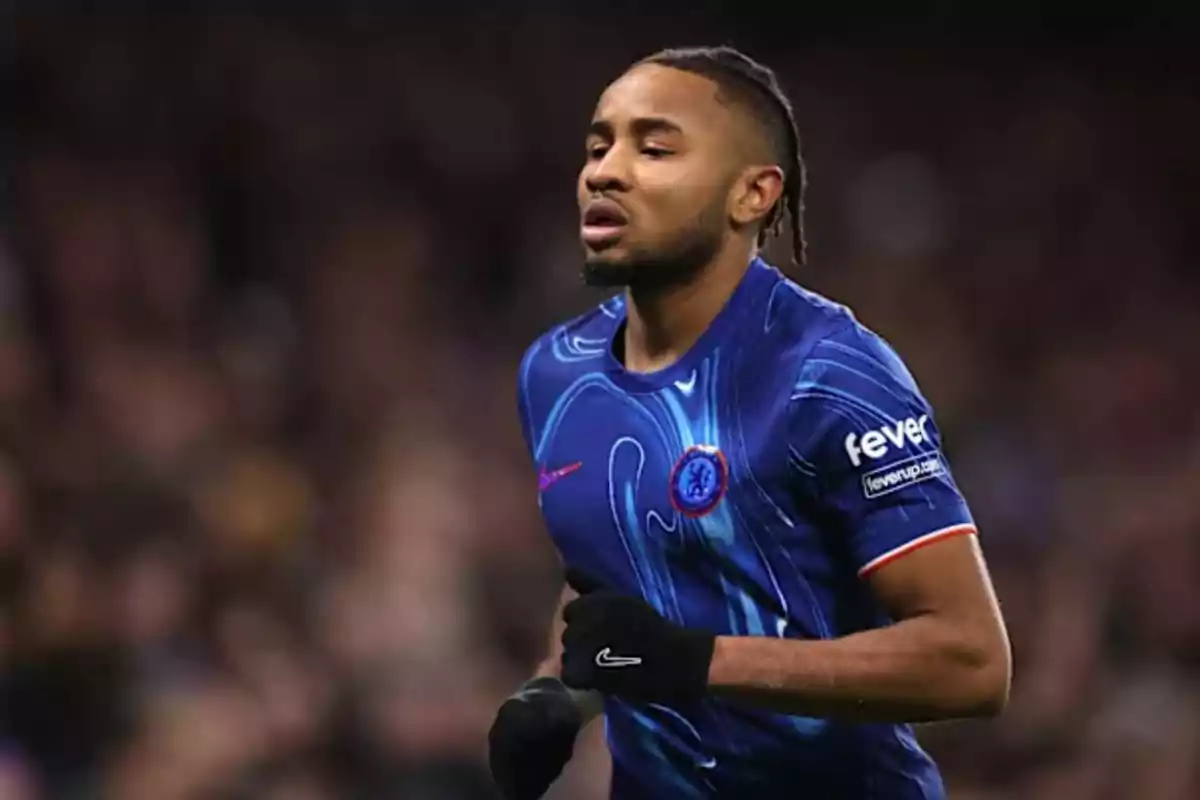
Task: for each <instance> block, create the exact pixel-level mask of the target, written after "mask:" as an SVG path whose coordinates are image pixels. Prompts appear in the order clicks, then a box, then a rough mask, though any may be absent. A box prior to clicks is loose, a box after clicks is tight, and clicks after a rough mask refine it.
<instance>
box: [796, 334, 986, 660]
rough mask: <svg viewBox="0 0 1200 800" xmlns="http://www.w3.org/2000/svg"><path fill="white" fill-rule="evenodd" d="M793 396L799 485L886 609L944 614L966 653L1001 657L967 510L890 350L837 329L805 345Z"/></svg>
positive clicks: (925, 408)
mask: <svg viewBox="0 0 1200 800" xmlns="http://www.w3.org/2000/svg"><path fill="white" fill-rule="evenodd" d="M792 403H793V408H792V409H791V410H792V414H793V417H792V419H793V425H794V428H793V430H794V433H793V436H792V439H793V445H792V446H793V453H792V457H793V461H794V462H795V463H796V466H797V468H798V469H799V470H800V473H801V483H802V485H803V486H804V488H805V491H806V492H807V493H808V494H809V499H810V501H811V502H812V503H814V504H815V505H816V507H817V508H819V509H820V510H821V511H822V512H823V513H825V514H826V515H827V516H828V517H829V518H831V519H832V520H833V522H834V524H835V525H836V526H837V528H838V532H839V533H840V534H841V535H843V536H844V537H845V540H846V544H847V549H848V551H849V552H850V555H851V558H852V559H853V560H854V566H855V568H856V570H857V571H858V573H859V575H860V576H861V577H862V578H863V579H864V580H866V581H867V582H868V584H869V585H870V587H871V590H872V593H873V594H874V595H875V597H876V598H877V599H878V601H879V603H880V605H881V606H882V607H883V610H884V611H886V612H887V614H888V616H889V617H890V618H891V619H893V620H903V619H910V618H914V617H920V616H926V615H937V616H939V617H940V618H942V619H952V620H954V621H955V628H956V632H957V634H959V635H962V636H964V637H966V638H968V639H969V640H970V645H971V649H972V650H980V651H986V652H985V653H984V655H985V656H986V657H987V658H989V659H999V657H1000V656H1001V655H1002V654H1003V655H1004V656H1005V657H1007V648H1008V640H1007V636H1006V634H1005V631H1004V625H1003V622H1002V620H1001V617H1000V612H999V607H998V605H997V603H996V597H995V593H994V590H993V588H992V584H991V580H990V578H989V577H988V574H987V569H986V566H985V564H984V560H983V555H982V553H981V550H980V546H979V542H978V538H977V536H976V535H975V534H976V529H975V523H974V520H973V519H972V516H971V512H970V509H969V507H968V505H967V501H966V500H965V498H964V497H963V496H962V494H961V492H960V491H959V489H958V486H957V484H956V483H955V481H954V478H953V475H952V474H951V471H950V465H949V463H948V462H947V460H946V456H945V454H944V453H943V452H942V439H941V434H940V432H939V430H938V427H937V423H936V421H935V419H934V412H933V409H932V408H931V407H930V405H929V403H928V402H927V401H926V400H925V398H924V397H923V396H922V394H921V392H920V390H919V389H918V387H917V384H916V382H915V380H913V378H912V376H911V375H910V374H909V372H908V370H907V369H906V368H905V366H904V364H903V363H902V362H901V361H900V359H899V357H898V356H897V355H896V354H895V352H894V351H892V350H891V348H890V347H888V346H887V345H886V344H885V343H884V342H883V341H882V340H880V339H879V338H878V337H875V336H874V335H873V334H870V333H869V332H866V331H864V330H862V329H861V328H858V327H853V328H850V329H847V330H844V331H840V332H838V333H836V334H834V335H832V336H831V337H828V338H826V339H825V340H823V341H822V342H820V343H819V344H818V345H817V346H816V347H815V348H814V349H813V351H812V353H811V354H810V357H809V358H808V360H807V361H806V362H805V365H804V367H803V368H802V370H801V375H800V380H799V381H798V382H797V384H796V388H795V391H794V392H793V396H792Z"/></svg>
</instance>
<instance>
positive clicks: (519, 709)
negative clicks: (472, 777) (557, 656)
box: [488, 678, 583, 800]
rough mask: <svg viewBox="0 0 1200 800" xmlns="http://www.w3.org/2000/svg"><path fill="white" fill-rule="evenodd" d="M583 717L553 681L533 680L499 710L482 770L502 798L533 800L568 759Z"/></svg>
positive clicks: (561, 685) (569, 696)
mask: <svg viewBox="0 0 1200 800" xmlns="http://www.w3.org/2000/svg"><path fill="white" fill-rule="evenodd" d="M582 726H583V713H582V712H581V711H580V709H579V706H578V705H577V704H576V703H575V700H574V699H573V698H572V697H571V694H570V692H568V691H567V687H566V686H564V685H563V684H562V683H561V682H560V681H559V680H558V679H556V678H534V679H533V680H531V681H529V682H528V683H526V684H525V685H524V686H522V687H521V690H520V691H518V692H517V693H516V694H514V695H513V696H512V697H510V698H508V700H506V701H504V703H503V704H502V705H501V706H500V710H499V711H498V712H496V720H495V721H494V722H493V723H492V729H491V730H490V731H489V732H488V766H489V767H490V768H491V771H492V779H493V780H495V781H496V785H497V786H498V787H499V788H500V793H501V795H502V796H503V797H504V800H537V799H538V798H540V797H541V796H542V795H543V794H545V793H546V790H547V789H549V788H550V784H552V783H554V781H555V780H556V779H557V778H558V776H559V775H560V774H562V771H563V767H565V766H566V765H567V762H568V761H570V760H571V754H572V752H573V751H574V749H575V737H576V736H578V734H579V729H580V728H581V727H582Z"/></svg>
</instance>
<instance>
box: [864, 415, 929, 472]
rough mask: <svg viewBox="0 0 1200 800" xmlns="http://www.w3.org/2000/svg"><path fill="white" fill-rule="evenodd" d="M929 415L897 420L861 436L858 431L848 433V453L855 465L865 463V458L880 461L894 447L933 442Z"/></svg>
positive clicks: (900, 448)
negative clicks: (930, 435) (929, 429)
mask: <svg viewBox="0 0 1200 800" xmlns="http://www.w3.org/2000/svg"><path fill="white" fill-rule="evenodd" d="M928 425H929V415H928V414H922V415H921V416H919V417H909V418H908V419H902V420H897V421H896V422H891V423H888V424H887V425H884V426H883V427H880V428H876V429H875V430H870V431H867V432H866V433H864V434H863V435H862V436H859V435H858V434H857V433H849V434H847V435H846V441H845V442H844V444H845V446H846V455H847V456H849V458H850V463H851V464H853V465H854V466H855V467H861V466H862V465H863V459H864V458H865V459H867V460H868V461H878V460H879V459H881V458H885V457H886V456H887V455H888V453H890V452H891V451H892V450H893V449H896V450H903V449H905V448H906V447H908V446H909V445H913V446H918V445H922V444H926V443H931V442H930V438H929V431H928V430H927V426H928Z"/></svg>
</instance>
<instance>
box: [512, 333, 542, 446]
mask: <svg viewBox="0 0 1200 800" xmlns="http://www.w3.org/2000/svg"><path fill="white" fill-rule="evenodd" d="M541 346H542V343H541V340H540V339H539V340H538V341H536V342H534V343H533V344H532V345H530V346H529V348H528V349H526V350H525V354H524V355H523V356H522V357H521V366H520V367H518V369H517V398H516V399H517V419H518V420H520V422H521V438H522V439H523V440H524V441H525V452H526V453H528V454H529V457H530V458H531V459H533V460H535V461H536V458H535V455H534V454H535V452H536V451H535V449H534V448H535V445H534V441H533V436H534V434H533V428H534V425H533V398H532V397H531V396H530V386H529V382H530V378H531V376H532V372H533V363H534V359H535V358H536V357H537V353H538V351H539V350H540V349H541Z"/></svg>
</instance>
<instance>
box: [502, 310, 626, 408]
mask: <svg viewBox="0 0 1200 800" xmlns="http://www.w3.org/2000/svg"><path fill="white" fill-rule="evenodd" d="M624 303H625V299H624V298H623V297H621V296H619V295H617V296H614V297H610V298H608V299H607V300H605V301H604V302H603V303H600V304H598V305H596V306H594V307H592V308H591V309H589V310H588V311H586V312H584V313H583V314H580V315H579V316H577V317H573V318H571V319H568V320H566V321H565V322H561V323H559V324H557V325H555V326H554V327H552V328H550V329H549V330H547V331H545V332H543V333H542V334H541V335H540V336H538V337H537V338H536V339H534V340H533V342H532V343H531V344H530V345H529V346H528V347H526V348H525V352H524V354H523V355H522V357H521V365H520V368H519V373H518V381H519V386H520V389H521V391H522V392H529V391H530V390H532V389H536V387H538V386H539V385H541V384H542V383H543V382H544V381H547V380H549V381H551V382H553V381H554V379H555V377H556V376H560V375H562V374H565V373H578V372H579V371H580V370H581V369H582V370H584V371H590V370H593V369H596V368H598V367H599V365H600V364H601V363H603V360H604V357H605V356H606V354H607V347H608V341H609V339H610V338H611V337H612V333H613V330H614V329H615V328H616V326H617V325H618V324H619V322H620V320H621V317H622V315H623V313H624Z"/></svg>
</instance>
